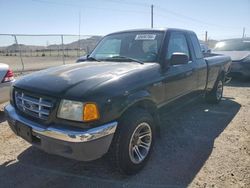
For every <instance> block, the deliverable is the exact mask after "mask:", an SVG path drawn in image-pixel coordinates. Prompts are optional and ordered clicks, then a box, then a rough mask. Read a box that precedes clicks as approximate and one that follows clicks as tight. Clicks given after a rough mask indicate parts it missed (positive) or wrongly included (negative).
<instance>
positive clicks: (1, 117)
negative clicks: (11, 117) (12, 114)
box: [0, 110, 6, 123]
mask: <svg viewBox="0 0 250 188" xmlns="http://www.w3.org/2000/svg"><path fill="white" fill-rule="evenodd" d="M4 121H6V118H5V115H4V111H2V110H0V123H2V122H4Z"/></svg>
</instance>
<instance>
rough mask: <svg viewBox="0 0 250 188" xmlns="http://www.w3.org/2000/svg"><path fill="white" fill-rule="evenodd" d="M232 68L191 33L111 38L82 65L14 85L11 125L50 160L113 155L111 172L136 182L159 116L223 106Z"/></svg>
mask: <svg viewBox="0 0 250 188" xmlns="http://www.w3.org/2000/svg"><path fill="white" fill-rule="evenodd" d="M230 62H231V59H230V57H228V56H224V55H220V56H212V57H207V58H204V57H203V54H202V52H201V48H200V44H199V41H198V39H197V36H196V34H195V33H194V32H192V31H187V30H179V29H142V30H129V31H123V32H117V33H113V34H109V35H107V36H105V37H104V38H103V39H102V40H101V42H100V43H99V44H98V45H97V46H96V48H95V49H94V50H93V52H92V53H91V54H90V55H89V56H88V57H86V61H85V62H84V63H77V64H70V65H64V66H59V67H54V68H50V69H48V70H43V71H40V72H37V73H33V74H30V75H27V76H24V77H22V78H21V79H19V80H18V81H17V82H15V84H14V85H13V88H12V92H11V100H10V101H11V102H10V104H9V105H7V106H6V107H5V113H6V118H7V120H8V123H9V125H10V127H11V129H12V130H13V131H14V132H15V133H16V134H17V135H18V136H20V137H22V138H23V139H25V140H26V141H28V142H29V143H31V144H33V145H34V146H36V147H38V148H40V149H42V150H44V151H46V152H48V153H52V154H57V155H61V156H65V157H68V158H73V159H77V160H81V161H91V160H95V159H98V158H100V157H102V156H103V155H104V154H106V153H107V152H109V154H110V156H109V157H108V158H109V159H111V160H110V161H111V163H112V164H113V165H116V167H117V168H118V169H119V170H120V171H121V172H123V173H125V174H132V173H136V172H137V171H139V170H140V169H141V168H142V167H143V166H144V165H145V164H146V162H147V161H148V159H149V156H150V153H151V150H152V146H153V143H154V141H155V139H156V135H157V134H156V130H158V128H159V127H158V126H161V124H160V121H159V114H158V109H159V108H160V107H162V106H164V105H166V104H170V102H172V101H174V100H176V99H178V98H180V97H183V96H187V95H188V94H197V95H198V94H204V95H205V98H206V100H207V101H208V102H210V103H219V102H220V101H221V98H222V95H223V84H224V80H225V76H226V74H227V71H228V68H229V64H230Z"/></svg>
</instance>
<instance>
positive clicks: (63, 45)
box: [61, 35, 65, 65]
mask: <svg viewBox="0 0 250 188" xmlns="http://www.w3.org/2000/svg"><path fill="white" fill-rule="evenodd" d="M61 39H62V53H63V64H64V65H65V57H64V44H63V35H61Z"/></svg>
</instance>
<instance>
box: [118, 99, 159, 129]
mask: <svg viewBox="0 0 250 188" xmlns="http://www.w3.org/2000/svg"><path fill="white" fill-rule="evenodd" d="M135 108H140V109H144V110H146V111H147V112H149V113H150V114H151V115H152V117H153V119H154V121H155V123H156V126H157V127H158V125H159V124H160V118H159V114H158V109H157V106H156V104H155V103H154V102H153V101H150V100H141V101H138V102H136V103H134V104H133V105H131V106H130V107H128V108H127V109H126V110H125V111H124V112H123V113H122V115H121V116H123V115H124V114H125V113H127V112H129V111H131V110H134V109H135Z"/></svg>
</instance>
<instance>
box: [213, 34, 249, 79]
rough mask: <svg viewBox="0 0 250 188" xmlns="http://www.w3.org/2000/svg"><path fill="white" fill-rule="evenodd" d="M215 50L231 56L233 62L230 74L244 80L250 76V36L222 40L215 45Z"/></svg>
mask: <svg viewBox="0 0 250 188" xmlns="http://www.w3.org/2000/svg"><path fill="white" fill-rule="evenodd" d="M213 52H214V53H216V54H224V55H228V56H230V57H231V59H232V64H231V71H230V74H229V76H232V77H238V78H241V79H244V80H245V79H249V78H250V38H240V39H228V40H223V41H220V42H218V43H217V44H216V45H215V48H214V50H213Z"/></svg>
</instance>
